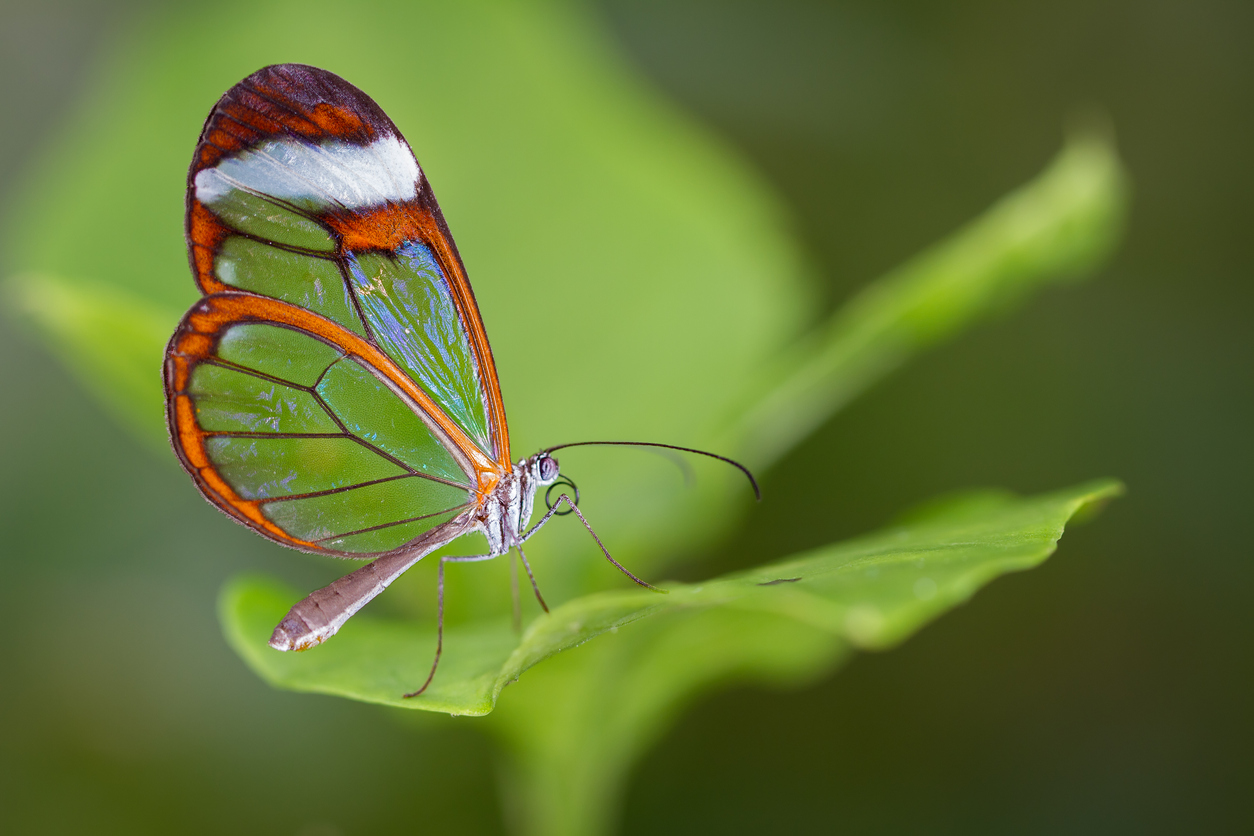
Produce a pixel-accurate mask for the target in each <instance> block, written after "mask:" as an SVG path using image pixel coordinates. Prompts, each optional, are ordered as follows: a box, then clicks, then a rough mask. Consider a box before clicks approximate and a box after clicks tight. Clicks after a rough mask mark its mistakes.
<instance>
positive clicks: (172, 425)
mask: <svg viewBox="0 0 1254 836" xmlns="http://www.w3.org/2000/svg"><path fill="white" fill-rule="evenodd" d="M186 238H187V247H188V256H189V261H190V264H191V269H192V274H193V276H194V278H195V280H196V283H197V285H198V286H199V288H200V290H201V292H202V293H203V294H204V295H203V297H202V298H201V299H200V300H199V301H197V302H196V303H195V304H193V305H192V307H191V309H190V310H188V312H187V314H186V315H185V316H184V317H183V319H182V321H181V322H180V324H179V326H178V328H177V329H176V330H175V332H174V335H173V337H171V339H170V343H169V345H168V347H167V349H166V354H165V366H164V382H165V394H166V417H167V423H168V425H169V430H170V438H171V442H172V444H173V447H174V450H175V452H176V453H177V455H178V457H179V460H180V462H182V465H183V467H184V469H186V471H187V472H188V474H190V476H191V477H192V479H193V481H194V482H195V484H196V486H197V487H198V488H199V489H200V491H201V493H202V494H203V495H204V496H205V498H206V499H208V500H209V502H211V503H212V504H213V505H215V506H217V507H218V508H219V509H220V510H222V511H223V512H225V513H226V514H227V515H228V516H230V517H232V518H233V519H235V520H236V521H238V522H240V523H242V524H244V525H246V526H248V527H250V528H252V529H253V530H254V531H256V532H257V533H259V534H261V535H262V536H264V537H267V538H269V539H271V540H273V541H275V542H278V543H280V544H282V545H284V546H289V547H292V548H296V549H300V550H303V551H308V552H316V553H319V554H326V555H332V556H336V557H344V558H359V559H369V560H370V562H369V563H368V564H366V565H365V566H363V567H361V568H359V569H357V570H356V571H354V572H351V573H349V574H347V575H345V576H344V577H342V578H340V579H339V580H337V581H335V582H334V583H332V584H331V585H329V586H327V587H325V588H323V589H320V590H317V591H316V592H314V593H312V594H311V595H309V596H308V597H307V598H305V599H304V600H302V601H300V602H299V603H297V604H296V605H295V606H294V607H292V609H291V611H290V612H288V614H287V615H286V616H285V617H284V618H283V620H282V621H280V622H279V624H278V626H277V627H275V629H274V633H273V635H272V636H271V638H270V646H271V647H273V648H275V649H277V650H284V651H287V650H305V649H308V648H310V647H313V646H315V645H317V644H320V643H321V642H323V641H325V640H327V639H328V638H330V637H331V636H333V635H334V634H335V633H336V631H338V630H339V629H340V627H341V626H343V624H344V623H345V622H346V621H347V620H348V619H349V618H350V617H351V616H352V615H353V614H354V613H356V612H357V611H358V610H360V609H361V608H362V607H363V606H365V604H366V603H367V602H369V601H370V600H371V599H373V598H374V597H375V596H376V595H378V594H379V593H380V592H382V591H383V590H384V589H385V588H386V587H387V586H388V585H389V584H390V583H392V582H393V581H394V580H396V578H398V577H400V575H401V574H402V573H404V572H405V571H406V570H407V569H409V568H410V567H411V566H413V565H414V564H415V563H417V562H418V561H419V560H421V559H422V558H424V557H426V556H427V555H429V554H431V553H432V552H434V551H435V550H437V549H439V548H441V547H443V546H445V545H448V544H449V543H452V542H453V541H454V540H457V539H458V538H460V537H462V536H464V535H466V534H470V533H472V532H478V533H480V534H482V535H483V537H484V538H485V539H486V540H487V545H488V551H487V553H485V554H482V555H469V556H444V557H441V558H440V562H439V568H438V572H437V582H436V585H437V628H436V634H437V639H436V652H435V659H434V660H433V662H432V665H431V672H430V674H429V675H428V676H427V680H426V682H424V683H423V684H422V686H421V687H420V688H418V689H417V690H415V691H413V692H412V693H409V694H406V695H405V696H407V697H413V696H417V695H418V694H421V693H422V692H423V691H425V690H426V688H427V687H428V686H429V685H430V684H431V681H432V679H433V678H434V676H435V672H436V668H437V666H438V665H439V661H440V654H441V652H442V650H443V637H444V567H445V565H446V564H447V563H454V562H475V561H482V560H490V559H493V558H495V557H499V556H502V555H504V554H506V553H508V552H509V551H510V550H511V549H513V550H515V551H516V552H517V554H518V557H519V558H520V559H521V561H522V564H523V566H524V567H525V568H526V571H527V575H528V577H529V578H530V580H531V585H532V589H533V591H534V592H535V596H536V599H537V601H538V602H539V603H540V606H541V607H542V608H543V609H544V610H545V612H547V611H548V606H547V604H546V603H545V601H544V598H543V596H542V595H541V594H540V590H539V587H538V586H537V584H536V581H535V576H534V574H533V573H532V571H531V566H530V564H529V563H528V562H527V558H526V555H525V554H524V553H523V544H524V543H525V542H526V541H527V540H528V539H530V537H531V536H532V535H534V534H535V533H536V532H537V531H538V530H540V528H542V527H543V526H544V525H545V524H546V523H547V522H549V520H550V519H552V517H553V516H554V515H555V514H559V513H562V514H563V515H565V514H569V513H572V512H573V513H574V514H576V515H577V516H578V517H579V519H580V520H581V521H582V522H583V524H584V526H585V527H587V529H588V531H589V532H590V533H591V534H592V537H593V538H594V539H595V540H596V542H597V545H598V546H599V547H600V549H601V551H602V553H603V554H604V556H605V557H606V559H607V560H609V561H610V562H611V563H612V564H613V565H614V566H616V567H617V568H618V569H619V570H621V571H622V572H623V573H624V574H626V575H627V576H628V577H629V578H631V580H632V581H634V582H635V583H637V584H639V585H641V586H644V587H647V588H649V589H656V587H653V586H652V585H650V584H648V583H646V582H645V581H643V580H641V579H640V578H638V577H636V576H635V575H634V574H632V573H631V572H629V571H628V570H627V569H626V568H625V567H623V566H622V565H621V564H619V563H618V562H617V561H616V560H615V559H614V558H613V557H612V556H611V555H610V552H609V551H608V550H607V549H606V548H605V546H604V544H603V543H602V542H601V540H600V538H599V537H597V535H596V532H595V531H593V529H592V527H591V526H590V525H589V524H588V521H587V520H586V519H585V518H584V516H583V514H582V512H580V510H579V508H578V490H577V489H575V488H574V483H573V482H571V481H570V480H569V479H566V478H565V477H563V476H562V475H561V471H560V468H559V465H558V461H557V459H556V458H555V457H554V456H553V455H552V454H553V452H555V451H556V450H558V449H561V448H563V447H570V446H579V445H584V444H601V443H606V444H633V445H642V446H654V447H666V448H670V449H674V450H683V451H687V452H693V453H698V454H700V455H706V456H710V457H712V458H716V459H719V460H722V461H726V462H729V463H730V464H733V465H735V466H736V467H738V468H740V469H741V470H742V471H744V472H745V474H746V475H747V476H748V477H749V480H750V483H751V484H752V485H753V487H754V490H755V492H757V484H756V482H755V481H754V480H753V476H752V474H751V473H749V471H748V470H747V469H745V468H744V467H743V466H742V465H740V464H739V463H737V462H734V461H732V460H730V459H726V458H725V457H722V456H718V455H715V454H713V453H706V452H704V451H700V450H693V449H690V448H686V447H678V446H675V445H667V444H652V443H645V442H576V443H575V444H565V445H558V446H555V447H550V448H548V449H546V450H542V451H540V452H539V453H536V454H535V455H532V456H530V457H528V458H525V459H521V460H519V461H517V462H513V461H511V459H510V447H509V428H508V425H507V423H506V420H505V406H504V404H503V402H502V399H501V388H500V384H499V382H498V380H497V374H496V366H495V363H494V362H493V358H492V350H491V348H490V347H489V345H488V337H487V333H486V332H485V330H484V326H483V320H482V318H481V317H480V315H479V309H478V307H477V305H476V303H475V297H474V293H473V291H472V290H471V287H470V283H469V281H468V280H467V278H466V270H465V268H464V266H463V264H462V260H461V256H460V255H459V254H458V251H457V246H456V245H455V244H454V243H453V238H452V235H451V234H450V233H449V229H448V225H447V224H446V223H445V222H444V217H443V215H442V214H441V212H440V207H439V204H438V203H436V199H435V195H434V194H433V193H432V191H431V186H430V183H429V182H428V181H427V178H426V176H425V175H424V173H423V171H422V169H421V168H420V167H419V165H418V162H417V159H416V157H415V156H414V153H413V151H412V150H410V147H409V145H408V144H407V143H406V142H405V140H404V138H403V137H402V136H401V134H400V132H399V131H398V130H397V128H396V126H395V125H394V124H393V123H392V121H391V120H390V119H389V118H388V117H387V116H386V115H385V114H384V112H383V111H382V109H380V107H379V106H378V105H377V104H375V102H374V101H373V100H372V99H370V97H368V96H367V95H366V94H365V93H363V92H361V91H360V90H358V89H357V88H356V87H354V86H352V85H351V84H349V83H348V82H347V81H345V80H343V79H342V78H340V77H339V76H336V75H334V74H332V73H330V72H327V71H325V70H320V69H317V68H315V67H310V66H305V65H301V64H282V65H274V66H269V67H265V68H263V69H261V70H258V71H257V72H255V73H253V74H252V75H250V76H248V77H247V78H245V79H244V80H243V81H241V82H239V83H238V84H236V85H235V86H234V87H232V88H231V89H230V90H228V91H227V92H226V93H225V94H224V95H223V96H222V98H221V99H220V100H219V101H218V103H217V104H216V105H215V106H214V107H213V109H212V111H211V112H210V114H209V118H208V120H207V121H206V122H205V126H204V128H203V130H202V132H201V135H200V140H199V142H198V144H197V146H196V150H195V153H194V155H193V157H192V164H191V168H190V171H189V172H188V178H187V202H186ZM565 487H570V488H572V489H574V490H575V497H574V498H572V497H571V496H570V495H569V494H568V493H566V492H565V490H564V488H565ZM541 488H547V489H548V490H547V491H546V505H547V506H548V510H547V512H546V513H545V514H544V515H543V516H542V517H541V519H540V520H539V521H537V522H536V523H535V525H532V524H531V518H532V515H533V511H534V507H535V496H536V493H537V491H538V490H539V489H541ZM554 488H562V492H561V493H560V494H559V496H558V497H557V499H556V500H554V501H552V502H550V501H549V499H550V494H551V493H552V491H553V489H554ZM563 507H565V508H566V510H565V511H561V510H559V509H562V508H563ZM658 591H661V590H658ZM515 612H516V613H517V598H516V596H515Z"/></svg>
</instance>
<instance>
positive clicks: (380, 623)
mask: <svg viewBox="0 0 1254 836" xmlns="http://www.w3.org/2000/svg"><path fill="white" fill-rule="evenodd" d="M1120 491H1121V488H1120V486H1119V485H1118V483H1115V482H1112V481H1101V482H1094V483H1090V484H1087V485H1081V486H1079V487H1076V488H1072V489H1070V490H1065V491H1059V492H1057V493H1051V494H1046V495H1043V496H1038V497H1033V498H1028V499H1016V498H1013V497H1010V496H1009V495H1006V494H990V493H981V494H979V495H977V496H976V497H975V499H974V501H971V502H966V501H949V502H947V503H945V504H944V505H940V506H935V507H933V508H931V509H929V510H928V511H927V512H926V513H924V514H922V515H920V516H919V517H918V521H917V522H914V523H912V524H907V525H902V526H898V527H893V528H890V529H888V530H885V531H882V532H879V533H876V534H872V535H869V536H866V537H862V538H859V539H857V540H854V541H851V542H848V543H842V544H839V545H833V546H828V547H825V548H822V549H818V550H815V551H812V552H809V553H806V554H802V555H799V556H797V557H794V558H790V559H788V560H784V561H781V562H778V563H773V564H770V565H767V566H762V567H759V568H756V569H753V570H751V571H748V572H741V573H737V574H735V575H731V576H728V577H725V578H719V579H716V580H711V581H708V582H706V583H701V584H692V585H686V584H669V585H668V588H669V592H668V594H666V595H659V594H657V593H651V592H636V591H630V592H602V593H595V594H592V595H587V596H584V597H581V598H577V599H575V600H572V601H569V602H567V603H565V604H563V605H562V606H560V607H557V608H555V609H554V610H553V611H552V613H550V614H549V615H547V616H541V617H538V618H537V619H536V620H535V621H533V622H532V623H531V624H530V625H529V626H528V628H527V630H526V631H525V632H524V633H523V634H522V636H521V637H516V636H515V635H514V634H513V633H512V632H511V630H510V628H509V625H508V623H507V622H505V621H503V620H502V621H496V622H482V623H476V624H474V625H473V626H468V627H463V628H461V629H458V630H451V631H450V632H449V634H448V636H447V640H446V644H445V651H444V658H443V660H442V662H441V666H440V669H439V671H438V673H437V675H436V678H435V680H434V682H433V683H432V685H431V687H430V688H429V689H428V691H427V693H425V694H423V695H422V696H420V697H416V698H414V699H410V700H406V699H404V698H403V697H402V694H403V693H404V692H405V691H408V690H412V689H413V688H415V687H417V685H418V684H420V683H421V682H422V681H423V680H424V679H425V677H426V672H427V668H428V665H429V664H430V659H431V654H432V652H433V650H434V626H433V625H432V624H430V623H403V622H396V621H387V620H382V619H377V618H371V617H369V616H362V615H359V616H357V617H356V618H354V619H353V620H351V621H350V622H349V623H348V624H347V625H346V626H345V627H344V628H343V629H342V630H341V631H340V633H339V634H338V635H337V636H336V637H335V638H333V639H331V640H330V641H329V642H328V643H327V644H325V645H322V646H320V647H318V648H315V649H313V650H311V651H306V652H304V653H280V652H278V651H274V650H271V649H270V648H269V647H268V646H267V644H266V642H267V640H268V638H269V635H270V631H271V630H272V629H273V627H274V625H275V624H276V623H278V621H279V620H280V619H281V618H282V616H283V615H284V613H286V611H287V609H288V607H290V606H291V604H293V603H295V602H296V601H297V600H298V599H300V598H301V597H302V593H301V592H298V591H295V590H291V589H287V588H284V587H282V586H281V585H278V584H277V583H275V582H274V581H270V580H266V579H262V578H255V577H247V578H240V579H237V580H235V581H233V582H232V583H231V584H230V585H228V586H227V587H226V588H225V589H224V591H223V594H222V597H221V603H220V607H221V617H222V622H223V624H224V625H225V630H226V635H227V638H228V640H229V641H230V643H231V645H232V647H234V648H235V650H236V651H237V652H238V653H239V654H240V656H241V657H243V658H244V659H245V660H246V661H247V662H248V664H249V666H250V667H252V668H253V670H254V671H256V672H257V674H258V675H259V676H261V677H262V678H263V679H265V680H266V681H268V682H270V683H271V684H273V685H275V686H277V687H280V688H288V689H292V690H297V691H310V692H316V693H324V694H335V695H339V696H346V697H351V698H353V699H358V700H363V701H367V702H376V703H382V704H385V705H393V706H401V707H405V708H422V709H429V710H433V711H445V712H449V713H451V714H472V715H478V714H485V713H487V712H489V711H491V710H492V708H493V707H494V706H495V705H496V702H497V699H498V697H499V696H500V695H501V691H502V689H504V688H505V687H506V686H507V685H509V684H511V683H512V682H514V681H515V680H517V679H518V677H519V675H520V674H522V673H523V672H524V671H526V670H527V669H528V668H530V667H532V666H533V665H535V664H537V663H538V662H540V661H542V660H544V659H546V658H548V657H550V656H553V655H555V654H557V653H560V652H561V651H564V650H569V649H570V648H573V647H575V646H577V645H580V644H583V643H584V642H587V641H589V640H590V639H593V638H596V637H598V636H602V635H603V634H606V633H615V634H617V635H615V636H613V638H612V639H609V640H606V639H599V640H598V646H597V647H596V648H595V649H596V652H595V653H590V652H584V653H578V654H570V655H569V657H568V658H569V659H570V663H569V664H565V665H559V664H553V665H549V666H546V667H545V668H544V669H543V670H542V671H541V672H539V673H540V674H541V676H542V677H543V679H544V681H543V682H542V683H540V684H541V686H542V687H539V688H526V687H521V688H520V693H519V694H518V696H519V698H518V699H511V700H507V701H505V702H504V703H502V713H501V715H500V716H499V718H494V719H495V720H496V721H495V722H494V723H493V724H492V728H493V729H494V730H495V731H496V732H497V733H498V734H499V735H500V736H501V737H502V738H504V740H505V741H506V742H507V744H508V745H509V747H510V749H511V751H512V752H513V753H514V757H515V764H516V768H517V769H518V770H519V772H518V775H517V776H516V779H517V780H519V781H521V782H523V784H543V785H545V786H531V787H530V789H529V790H528V791H534V793H535V795H534V798H536V799H541V800H542V804H541V806H542V808H543V809H539V810H536V811H533V814H534V815H535V816H537V817H538V822H537V824H536V832H550V833H557V832H583V831H584V830H586V829H587V821H585V820H586V819H589V818H593V819H595V818H596V817H597V816H598V815H603V811H605V810H607V809H609V806H608V805H609V804H610V802H611V801H612V800H613V798H612V795H613V793H614V792H615V788H616V787H617V779H618V778H619V777H620V776H621V775H622V774H623V772H624V771H625V769H626V768H627V766H628V765H629V764H630V762H631V759H632V757H633V756H634V755H635V754H637V753H638V752H640V751H641V750H642V749H643V748H644V747H646V746H647V745H648V744H649V743H650V742H651V741H652V740H653V739H654V737H655V736H656V734H657V733H658V731H659V729H660V728H661V727H662V726H663V725H664V723H665V721H666V720H667V719H668V718H669V717H671V716H673V714H674V713H675V712H676V711H677V710H678V708H679V706H680V705H682V704H683V702H684V701H685V700H687V699H690V698H691V697H692V695H693V694H695V693H698V692H700V691H701V690H703V689H705V688H707V687H709V686H710V685H711V684H712V683H716V682H720V681H727V680H730V679H745V678H751V679H756V680H764V681H768V682H775V683H790V682H797V681H800V680H804V679H806V678H810V677H813V676H815V675H817V674H818V673H820V672H822V671H825V670H828V669H830V668H831V667H832V665H833V664H834V663H836V662H837V661H839V660H840V659H842V658H844V656H845V655H846V652H847V650H848V649H849V648H858V649H868V650H880V649H884V648H888V647H891V646H893V645H894V644H896V643H898V642H900V641H902V640H904V639H905V638H906V637H907V636H909V635H910V634H911V633H913V632H914V631H915V630H917V629H918V628H919V627H921V626H922V625H923V624H925V623H926V622H928V621H929V620H931V619H933V618H935V617H936V616H937V615H939V614H940V613H942V612H944V611H945V610H947V609H949V608H951V607H953V606H955V605H957V604H960V603H962V602H963V601H966V600H967V599H968V598H970V597H971V595H972V594H974V592H975V591H976V590H977V589H979V588H980V587H981V586H983V585H984V584H986V583H988V582H989V581H991V580H992V579H993V578H995V577H997V576H998V575H1001V574H1004V573H1006V572H1013V571H1020V570H1023V569H1028V568H1031V567H1032V566H1035V565H1037V564H1038V563H1040V562H1041V561H1042V560H1044V559H1045V558H1046V557H1048V556H1049V555H1050V554H1051V553H1053V551H1054V549H1055V548H1056V546H1057V542H1058V539H1059V538H1060V537H1061V536H1062V533H1063V528H1064V526H1065V525H1066V523H1067V521H1068V520H1069V519H1071V518H1072V517H1073V516H1075V515H1076V514H1077V513H1079V512H1081V511H1082V510H1083V509H1085V508H1088V507H1090V506H1093V505H1095V504H1097V503H1101V502H1103V501H1105V500H1107V499H1109V498H1111V497H1113V496H1115V495H1117V494H1118V493H1119V492H1120ZM640 621H643V622H644V623H642V624H637V623H635V622H640ZM572 740H577V741H578V743H577V745H573V744H572ZM598 811H601V812H598ZM539 822H543V823H544V825H543V826H540V825H539ZM576 822H582V823H581V824H579V826H577V827H575V826H572V825H573V824H574V823H576Z"/></svg>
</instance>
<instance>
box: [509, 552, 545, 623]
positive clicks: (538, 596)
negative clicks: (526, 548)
mask: <svg viewBox="0 0 1254 836" xmlns="http://www.w3.org/2000/svg"><path fill="white" fill-rule="evenodd" d="M514 546H515V548H517V549H518V556H519V557H521V558H522V565H523V568H524V569H526V570H527V577H528V578H530V579H531V591H532V592H534V593H535V594H536V600H537V601H539V602H540V609H542V610H544V611H545V612H548V611H549V605H548V604H546V603H544V596H543V595H541V594H540V587H539V586H537V585H536V576H535V575H533V574H532V573H531V564H530V563H528V562H527V555H525V554H523V549H522V543H521V542H515V543H514ZM514 592H515V596H514V600H515V601H517V600H518V597H517V587H515V590H514Z"/></svg>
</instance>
